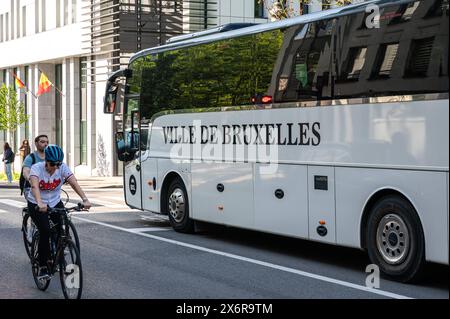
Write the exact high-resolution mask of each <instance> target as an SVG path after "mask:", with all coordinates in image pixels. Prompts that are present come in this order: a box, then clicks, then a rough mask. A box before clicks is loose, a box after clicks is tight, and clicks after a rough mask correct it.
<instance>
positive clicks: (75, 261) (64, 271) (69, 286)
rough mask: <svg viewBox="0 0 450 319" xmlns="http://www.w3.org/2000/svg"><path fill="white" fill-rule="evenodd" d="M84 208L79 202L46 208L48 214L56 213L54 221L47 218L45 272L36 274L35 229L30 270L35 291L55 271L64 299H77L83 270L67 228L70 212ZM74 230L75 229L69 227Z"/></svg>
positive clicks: (36, 243) (50, 277)
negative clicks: (56, 218) (48, 228)
mask: <svg viewBox="0 0 450 319" xmlns="http://www.w3.org/2000/svg"><path fill="white" fill-rule="evenodd" d="M82 210H85V209H84V206H83V204H81V203H79V204H78V205H77V206H74V207H70V208H66V207H64V208H49V209H48V213H49V215H54V214H58V215H59V218H58V219H59V221H58V223H56V224H55V223H53V222H52V220H51V219H50V262H49V263H48V273H49V275H45V276H39V261H38V260H39V254H38V244H39V232H35V234H34V235H33V240H32V244H31V265H32V267H31V269H32V273H33V279H34V282H35V283H36V286H37V288H38V289H39V290H42V291H45V290H46V289H47V288H48V286H49V285H50V280H51V279H52V276H53V275H54V274H55V273H56V272H59V275H60V283H61V288H62V291H63V294H64V298H65V299H80V298H81V293H82V289H83V272H82V266H81V257H80V252H79V250H78V248H77V246H76V244H75V243H74V242H73V240H72V239H71V237H70V233H69V230H70V229H71V228H70V227H68V225H69V222H70V215H69V214H70V212H71V211H82ZM73 229H75V228H73Z"/></svg>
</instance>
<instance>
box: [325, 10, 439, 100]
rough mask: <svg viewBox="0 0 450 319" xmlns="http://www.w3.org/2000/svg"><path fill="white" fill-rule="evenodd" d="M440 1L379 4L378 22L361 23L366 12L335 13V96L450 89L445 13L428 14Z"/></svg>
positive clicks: (400, 93)
mask: <svg viewBox="0 0 450 319" xmlns="http://www.w3.org/2000/svg"><path fill="white" fill-rule="evenodd" d="M442 7H443V5H442V1H413V2H410V3H408V4H404V5H389V6H387V7H384V8H381V10H380V19H379V21H380V27H379V28H361V21H362V19H364V18H365V17H366V16H367V14H366V13H365V12H361V13H359V14H354V15H351V16H344V17H341V18H339V19H338V20H337V23H336V28H335V33H334V36H335V37H336V38H335V39H336V41H335V48H334V52H336V55H335V56H334V57H333V61H334V62H335V65H334V66H333V70H332V73H333V75H334V74H335V78H336V79H337V81H336V82H334V83H333V97H334V98H358V97H374V96H389V95H409V94H422V93H435V92H436V93H437V92H448V58H447V57H448V15H443V14H435V15H431V16H430V14H429V12H440V13H442V12H443V9H442ZM400 22H404V23H400ZM406 22H407V23H406ZM341 40H342V41H341ZM361 66H362V67H361Z"/></svg>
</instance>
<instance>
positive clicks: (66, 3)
mask: <svg viewBox="0 0 450 319" xmlns="http://www.w3.org/2000/svg"><path fill="white" fill-rule="evenodd" d="M68 24H69V0H64V25H68Z"/></svg>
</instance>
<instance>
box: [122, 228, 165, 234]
mask: <svg viewBox="0 0 450 319" xmlns="http://www.w3.org/2000/svg"><path fill="white" fill-rule="evenodd" d="M171 229H172V228H170V227H140V228H127V230H129V231H130V232H132V233H144V232H150V231H163V230H171Z"/></svg>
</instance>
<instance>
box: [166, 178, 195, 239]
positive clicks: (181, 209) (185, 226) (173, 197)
mask: <svg viewBox="0 0 450 319" xmlns="http://www.w3.org/2000/svg"><path fill="white" fill-rule="evenodd" d="M166 205H167V206H166V211H167V212H168V215H169V221H170V225H171V226H172V227H173V229H174V230H175V231H178V232H181V233H193V232H194V221H193V220H192V219H191V218H190V217H189V199H188V195H187V192H186V187H185V186H184V183H183V181H182V180H181V179H180V178H176V179H174V180H173V181H172V182H171V183H170V185H169V188H168V191H167V197H166Z"/></svg>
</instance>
